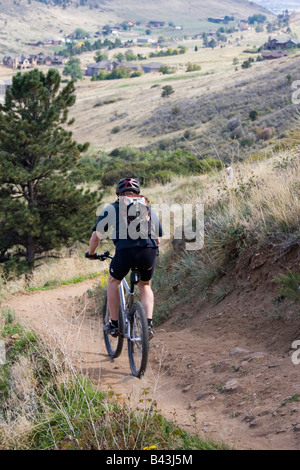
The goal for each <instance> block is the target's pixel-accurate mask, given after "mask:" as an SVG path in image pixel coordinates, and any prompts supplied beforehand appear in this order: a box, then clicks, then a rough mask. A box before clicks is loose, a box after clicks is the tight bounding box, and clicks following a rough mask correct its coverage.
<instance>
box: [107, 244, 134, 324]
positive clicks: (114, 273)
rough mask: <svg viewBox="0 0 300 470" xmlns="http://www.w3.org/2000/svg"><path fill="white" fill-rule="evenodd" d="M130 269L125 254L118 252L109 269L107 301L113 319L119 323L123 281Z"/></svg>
mask: <svg viewBox="0 0 300 470" xmlns="http://www.w3.org/2000/svg"><path fill="white" fill-rule="evenodd" d="M129 269H130V264H128V260H127V259H126V256H124V252H122V251H118V250H117V251H116V253H115V256H114V257H113V259H112V261H111V263H110V267H109V273H110V275H109V278H108V286H107V300H108V305H109V311H110V315H111V319H112V320H113V321H117V320H118V318H119V307H120V285H121V282H122V279H123V278H124V277H125V276H126V274H127V273H128V271H129Z"/></svg>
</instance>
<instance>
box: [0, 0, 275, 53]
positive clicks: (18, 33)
mask: <svg viewBox="0 0 300 470" xmlns="http://www.w3.org/2000/svg"><path fill="white" fill-rule="evenodd" d="M48 3H49V4H46V3H41V2H39V1H36V0H32V1H31V2H30V3H29V2H28V1H27V0H19V1H18V2H15V1H13V0H7V1H6V2H2V4H1V17H0V54H1V55H8V54H17V53H21V52H27V53H29V52H36V51H37V49H36V48H35V49H33V50H32V51H29V50H28V46H26V43H27V42H28V41H40V40H45V39H47V38H50V37H61V36H62V37H64V36H67V35H68V34H70V33H72V32H73V31H74V30H75V29H76V28H82V29H84V30H85V31H87V32H88V33H89V34H91V37H93V35H94V34H95V32H96V31H99V30H101V29H102V27H103V26H104V25H106V24H111V25H114V24H118V23H120V22H122V21H124V20H127V21H129V20H131V21H138V20H139V21H142V22H147V21H149V20H153V19H154V20H160V21H165V22H166V24H168V23H169V22H174V23H175V24H178V25H181V26H183V31H182V33H183V34H187V33H190V32H199V31H200V30H205V29H216V25H215V24H213V23H208V21H207V17H208V16H212V12H214V15H218V16H221V15H234V16H236V18H248V16H250V15H253V14H254V13H263V14H266V15H267V16H268V17H269V18H273V16H272V14H271V13H269V12H267V11H266V10H264V9H262V8H261V7H259V6H258V5H256V4H253V3H250V2H248V1H246V0H243V1H242V2H241V1H236V0H226V1H225V2H221V1H219V0H214V1H213V2H212V3H210V4H209V6H208V4H207V2H205V1H204V0H201V2H199V1H197V2H196V1H190V2H186V1H184V0H176V1H175V2H172V8H170V5H169V3H168V2H161V1H158V0H152V1H150V2H147V4H141V3H140V2H139V1H136V0H132V1H129V2H126V3H125V2H123V1H118V0H111V1H106V2H99V1H98V0H89V1H87V2H85V3H84V5H83V6H82V5H80V3H81V2H79V1H71V2H68V3H67V6H66V8H62V7H59V6H55V5H53V4H51V2H48ZM53 3H54V2H53ZM145 28H146V26H145V24H142V25H141V26H139V27H137V28H135V30H134V31H135V34H136V35H141V34H145ZM160 32H161V30H157V31H155V32H154V33H158V34H160ZM163 32H165V29H164V31H163ZM179 34H180V32H179ZM39 51H40V49H39V50H38V52H39Z"/></svg>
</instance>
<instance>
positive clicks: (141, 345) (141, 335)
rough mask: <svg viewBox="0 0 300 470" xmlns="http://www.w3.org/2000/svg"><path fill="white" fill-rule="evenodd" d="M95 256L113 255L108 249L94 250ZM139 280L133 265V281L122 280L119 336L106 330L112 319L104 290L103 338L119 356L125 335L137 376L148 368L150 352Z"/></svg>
mask: <svg viewBox="0 0 300 470" xmlns="http://www.w3.org/2000/svg"><path fill="white" fill-rule="evenodd" d="M93 257H94V258H95V259H99V260H100V261H105V260H106V259H107V258H109V259H112V258H113V257H112V256H111V255H110V252H109V251H106V252H105V253H103V254H99V253H95V255H93ZM140 280H141V275H140V272H139V271H138V269H136V268H132V269H131V272H130V285H128V283H127V281H126V279H125V278H124V279H123V280H122V282H121V285H120V308H119V327H118V330H119V331H118V335H117V336H116V337H114V336H112V335H111V334H110V333H109V332H108V331H106V330H105V325H106V324H107V323H108V322H109V320H110V312H109V307H108V302H107V294H105V298H104V303H103V309H102V322H103V334H104V342H105V346H106V350H107V353H108V355H109V356H110V357H112V358H114V359H116V358H117V357H119V356H120V354H121V352H122V349H123V343H124V339H127V349H128V358H129V364H130V369H131V372H132V375H134V376H135V377H138V378H140V377H142V375H143V374H144V373H145V371H146V367H147V362H148V353H149V333H148V322H147V317H146V312H145V309H144V307H143V305H142V303H141V302H140V301H136V300H135V292H134V288H135V286H136V284H138V282H139V281H140Z"/></svg>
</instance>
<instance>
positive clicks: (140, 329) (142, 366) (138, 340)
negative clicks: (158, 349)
mask: <svg viewBox="0 0 300 470" xmlns="http://www.w3.org/2000/svg"><path fill="white" fill-rule="evenodd" d="M129 326H130V337H129V338H128V356H129V364H130V369H131V372H132V374H133V375H134V376H135V377H141V376H142V375H143V374H144V373H145V371H146V368H147V362H148V353H149V333H148V323H147V318H146V313H145V309H144V307H143V305H142V304H141V303H140V302H133V304H132V306H131V309H130V312H129Z"/></svg>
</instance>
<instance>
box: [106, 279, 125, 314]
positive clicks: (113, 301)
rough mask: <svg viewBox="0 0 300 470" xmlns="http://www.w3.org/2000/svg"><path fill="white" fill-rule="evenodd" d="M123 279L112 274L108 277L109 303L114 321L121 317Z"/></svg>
mask: <svg viewBox="0 0 300 470" xmlns="http://www.w3.org/2000/svg"><path fill="white" fill-rule="evenodd" d="M121 282H122V281H119V280H118V279H115V278H114V277H112V275H110V276H109V278H108V286H107V300H108V305H109V311H110V316H111V319H112V320H113V321H117V320H118V319H119V308H120V285H121Z"/></svg>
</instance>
